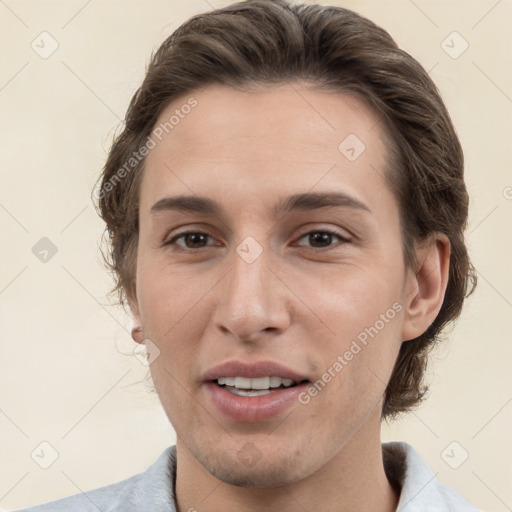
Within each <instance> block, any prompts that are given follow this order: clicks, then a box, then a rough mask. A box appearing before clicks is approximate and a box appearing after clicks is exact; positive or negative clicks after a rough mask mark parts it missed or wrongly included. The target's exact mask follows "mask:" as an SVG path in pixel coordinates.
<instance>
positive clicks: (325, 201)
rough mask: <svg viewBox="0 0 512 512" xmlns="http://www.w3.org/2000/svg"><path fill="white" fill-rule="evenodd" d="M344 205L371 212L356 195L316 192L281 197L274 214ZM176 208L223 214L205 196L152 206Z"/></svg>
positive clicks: (155, 208) (153, 210)
mask: <svg viewBox="0 0 512 512" xmlns="http://www.w3.org/2000/svg"><path fill="white" fill-rule="evenodd" d="M332 207H344V208H351V209H354V210H361V211H366V212H369V213H371V210H370V208H368V206H366V205H365V204H364V203H363V202H361V201H360V200H359V199H356V198H355V197H352V196H350V195H348V194H346V193H344V192H314V193H303V194H294V195H291V196H288V197H284V198H281V199H280V200H279V201H278V202H277V203H276V204H275V205H274V207H273V209H272V214H273V215H274V217H277V216H279V215H282V214H286V213H289V212H292V211H310V210H317V209H320V208H332ZM169 210H176V211H181V212H185V213H205V214H211V215H215V216H218V217H221V216H222V207H221V205H220V204H219V203H217V202H216V201H214V200H213V199H210V198H209V197H204V196H185V195H181V196H173V197H164V198H163V199H160V200H159V201H157V202H156V203H155V204H154V205H153V206H152V207H151V213H152V214H153V213H157V212H162V211H169Z"/></svg>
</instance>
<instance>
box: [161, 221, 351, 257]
mask: <svg viewBox="0 0 512 512" xmlns="http://www.w3.org/2000/svg"><path fill="white" fill-rule="evenodd" d="M312 233H327V234H329V235H332V236H336V237H338V238H339V239H340V241H339V242H338V244H337V245H336V244H332V245H328V246H326V247H312V246H305V245H302V244H299V247H309V248H310V249H313V250H315V249H316V250H317V251H322V250H325V251H327V250H329V249H335V248H337V247H339V245H340V244H346V243H350V242H351V241H352V238H351V236H350V235H349V236H345V234H342V233H340V232H339V231H338V230H336V229H334V228H327V227H317V228H315V227H309V228H308V229H307V230H305V231H303V232H302V233H301V234H300V235H299V236H298V237H297V238H296V239H295V240H296V241H295V242H294V243H297V241H300V240H301V239H302V238H304V237H305V236H308V235H311V234H312ZM189 234H202V235H206V236H207V237H209V238H210V239H212V240H215V237H214V236H213V235H211V234H210V233H209V232H208V229H201V228H189V229H187V230H184V231H182V232H178V233H175V234H174V235H173V236H172V237H171V238H170V239H168V240H167V239H166V241H164V243H163V244H162V245H163V246H167V245H175V246H177V247H179V248H180V249H182V250H184V251H192V252H198V251H200V250H202V249H207V248H208V247H212V246H214V245H215V244H210V245H206V246H204V247H198V248H195V249H194V248H189V247H186V246H182V245H179V244H178V243H177V240H178V239H180V238H181V237H184V236H186V235H189Z"/></svg>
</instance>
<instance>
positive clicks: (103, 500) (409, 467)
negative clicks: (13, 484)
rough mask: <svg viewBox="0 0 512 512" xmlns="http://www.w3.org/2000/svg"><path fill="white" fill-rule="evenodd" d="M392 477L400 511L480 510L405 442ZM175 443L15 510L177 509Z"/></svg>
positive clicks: (397, 447) (388, 452)
mask: <svg viewBox="0 0 512 512" xmlns="http://www.w3.org/2000/svg"><path fill="white" fill-rule="evenodd" d="M382 450H383V458H384V467H385V470H386V474H387V476H388V478H389V479H390V480H391V481H393V482H396V484H397V487H399V488H401V491H400V500H399V503H398V507H397V512H434V511H435V512H451V511H457V512H480V511H479V510H478V509H477V508H475V507H473V506H472V505H470V504H469V503H468V502H467V501H465V500H464V498H462V497H461V496H460V495H459V494H458V493H457V492H456V491H454V490H453V489H451V488H450V487H447V486H446V485H443V484H441V483H440V482H439V481H438V480H437V479H436V476H435V475H434V473H433V472H432V470H431V469H430V468H429V466H428V465H427V463H426V462H425V461H424V460H423V458H422V457H421V456H420V454H419V453H418V452H417V451H416V450H415V449H414V448H413V447H412V446H411V445H409V444H407V443H404V442H399V441H395V442H391V443H383V444H382ZM175 481H176V446H174V445H173V446H170V447H168V448H167V449H166V450H165V451H164V452H163V453H162V454H161V455H160V456H159V457H158V458H157V459H156V461H155V462H153V463H152V464H151V465H150V466H149V467H148V468H147V469H146V470H145V471H143V472H142V473H138V474H136V475H134V476H132V477H130V478H127V479H125V480H122V481H120V482H117V483H115V484H111V485H107V486H105V487H100V488H98V489H94V490H92V491H88V492H85V493H80V494H75V495H73V496H68V497H67V498H62V499H59V500H57V501H52V502H49V503H45V504H42V505H37V506H35V507H30V508H27V509H24V510H23V511H22V510H19V511H15V512H141V511H143V512H176V503H175V492H174V491H175Z"/></svg>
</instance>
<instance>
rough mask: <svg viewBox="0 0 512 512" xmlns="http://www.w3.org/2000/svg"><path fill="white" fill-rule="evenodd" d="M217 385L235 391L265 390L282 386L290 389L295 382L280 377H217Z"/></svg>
mask: <svg viewBox="0 0 512 512" xmlns="http://www.w3.org/2000/svg"><path fill="white" fill-rule="evenodd" d="M217 383H218V384H219V385H221V386H222V385H226V386H232V387H235V388H237V389H252V390H254V389H256V390H265V389H269V388H278V387H279V386H281V385H283V386H285V387H290V386H291V385H293V384H295V382H294V381H293V380H291V379H283V378H281V377H276V376H272V377H257V378H253V379H250V378H247V377H219V378H218V379H217Z"/></svg>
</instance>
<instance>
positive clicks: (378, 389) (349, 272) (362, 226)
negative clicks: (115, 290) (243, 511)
mask: <svg viewBox="0 0 512 512" xmlns="http://www.w3.org/2000/svg"><path fill="white" fill-rule="evenodd" d="M190 96H193V97H194V98H195V99H196V100H197V105H196V106H195V107H194V108H193V109H186V111H187V112H188V111H190V113H188V114H187V115H186V116H183V118H182V119H180V121H179V123H177V124H175V125H174V127H173V129H172V130H169V133H168V134H165V136H163V137H162V136H160V138H161V140H158V139H155V141H156V142H157V144H156V146H155V147H154V148H153V149H152V150H151V152H150V154H149V155H148V157H147V159H146V166H145V170H144V176H143V179H142V182H141V188H140V211H139V219H140V232H139V245H138V255H137V274H136V297H135V298H134V300H132V301H131V307H132V312H133V314H134V317H135V319H136V321H137V322H140V324H141V325H142V327H143V330H144V336H145V338H146V339H147V340H148V339H149V340H151V343H149V342H148V341H147V340H146V344H147V348H148V351H149V359H150V361H152V363H151V365H150V369H151V374H152V377H153V381H154V384H155V387H156V389H157V391H158V394H159V397H160V400H161V402H162V404H163V407H164V409H165V411H166V414H167V415H168V417H169V419H170V421H171V423H172V425H173V427H174V429H175V430H176V433H177V437H178V449H180V447H182V448H181V449H182V450H186V451H187V452H188V453H190V454H192V455H193V456H194V457H195V459H197V461H199V462H200V463H201V464H202V466H204V468H206V469H207V470H208V471H209V472H210V473H211V474H212V475H214V476H216V477H217V478H219V479H221V480H223V481H225V482H229V483H234V484H236V485H248V484H249V483H250V484H251V485H252V486H260V487H272V486H278V485H283V484H286V483H291V482H294V481H297V480H299V479H302V478H304V477H306V476H308V475H311V474H313V473H314V472H316V471H319V470H321V469H322V468H324V467H328V465H329V464H331V463H332V462H333V461H334V460H335V459H336V458H337V457H340V456H341V454H342V453H343V451H344V450H346V449H348V447H349V446H356V445H358V446H364V445H366V444H367V443H368V442H369V440H370V439H375V438H376V437H378V435H379V434H378V433H379V426H380V412H381V406H382V395H383V393H384V391H385V387H386V383H387V382H388V379H389V377H390V374H391V371H392V368H393V364H394V362H395V360H396V357H397V353H398V349H399V347H400V343H401V341H402V339H404V338H403V337H402V336H403V329H404V315H403V308H402V305H403V304H404V301H405V300H406V297H407V285H408V282H407V279H408V277H407V276H408V272H407V270H406V268H405V266H404V262H403V251H402V240H401V235H400V223H399V210H398V205H397V202H396V199H395V197H394V196H393V194H392V192H391V191H390V190H389V188H388V187H387V185H386V183H385V180H384V176H383V173H384V169H385V167H386V162H387V149H386V148H387V142H386V140H387V139H386V135H385V133H384V132H383V129H382V127H381V125H380V124H379V120H378V118H377V117H376V116H375V114H374V113H372V111H371V110H369V109H368V108H367V107H366V106H365V105H364V104H363V103H362V102H360V101H359V100H357V99H354V98H353V97H349V96H345V95H342V94H340V93H328V92H325V91H319V90H315V89H312V88H307V87H306V86H304V85H300V84H295V85H293V86H291V85H283V86H280V87H277V88H273V89H267V90H266V91H259V92H255V91H252V92H240V91H238V90H234V89H231V88H228V87H222V86H210V87H208V88H205V89H202V90H200V91H197V92H195V93H194V94H190V95H187V96H184V97H183V98H182V99H180V100H179V101H175V102H174V103H173V104H172V105H170V106H169V107H168V108H166V110H165V111H164V112H163V113H162V115H161V116H160V118H159V120H158V121H157V123H156V125H155V126H157V125H159V124H160V123H162V122H165V121H167V120H169V118H170V117H171V116H172V115H173V113H174V112H175V110H176V109H180V107H181V106H182V105H184V104H185V103H186V102H187V100H188V98H189V97H190ZM363 144H364V146H363ZM183 196H187V197H190V198H192V200H184V199H183ZM179 197H181V200H177V198H179ZM169 198H170V199H169ZM225 377H226V378H227V379H224V378H225ZM268 377H281V379H276V378H274V379H269V378H268ZM218 378H220V379H221V380H220V383H219V381H218V380H217V379H218ZM283 379H290V380H291V381H294V382H295V383H296V384H295V385H292V386H289V384H290V382H289V381H288V380H283ZM272 385H276V386H279V387H276V388H272V387H271V386H272ZM288 386H289V387H288ZM269 387H270V389H268V388H269ZM244 388H250V389H251V390H252V391H247V390H246V389H244ZM259 388H263V389H259Z"/></svg>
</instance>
